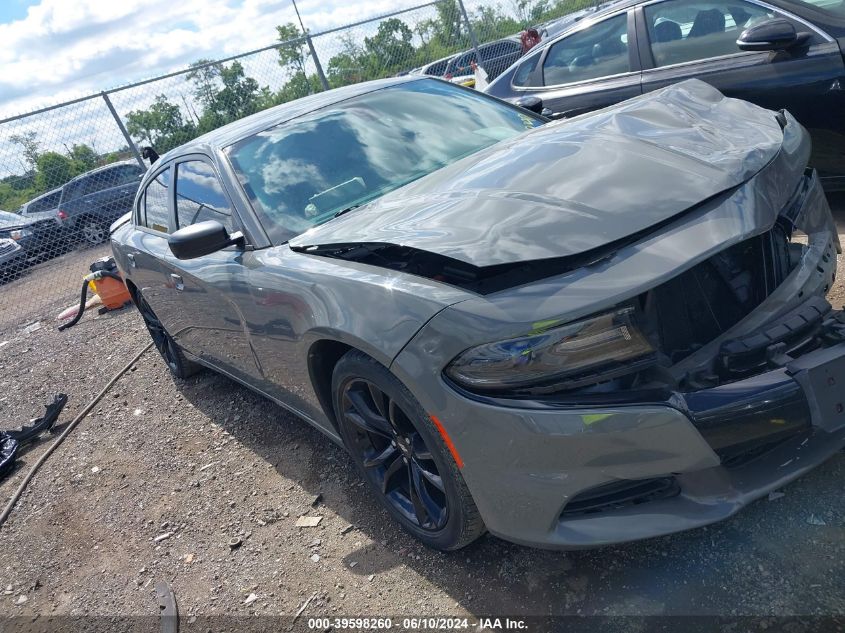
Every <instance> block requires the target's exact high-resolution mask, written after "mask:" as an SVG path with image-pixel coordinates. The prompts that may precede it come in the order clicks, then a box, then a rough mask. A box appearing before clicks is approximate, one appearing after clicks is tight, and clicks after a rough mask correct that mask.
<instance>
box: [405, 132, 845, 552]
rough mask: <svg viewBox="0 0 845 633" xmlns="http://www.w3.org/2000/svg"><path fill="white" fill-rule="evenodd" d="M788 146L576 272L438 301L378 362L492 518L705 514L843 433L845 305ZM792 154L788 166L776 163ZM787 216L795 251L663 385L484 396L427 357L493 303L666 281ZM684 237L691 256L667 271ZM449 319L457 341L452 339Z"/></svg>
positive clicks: (634, 289) (508, 523)
mask: <svg viewBox="0 0 845 633" xmlns="http://www.w3.org/2000/svg"><path fill="white" fill-rule="evenodd" d="M787 136H788V135H787ZM787 140H791V141H792V147H793V150H794V154H800V153H801V152H803V151H804V150H803V149H801V145H802V143H801V142H800V139H799V138H797V137H795V136H793V137H792V138H791V139H790V138H787ZM786 146H788V144H785V147H786ZM796 163H797V164H798V165H800V164H802V162H801V160H785V159H784V160H783V161H782V162H781V164H780V165H776V164H775V165H772V166H771V168H770V169H769V170H768V171H766V170H764V171H763V172H761V173H760V174H759V175H758V176H757V177H755V179H753V180H752V181H751V182H749V183H748V184H747V185H746V186H744V187H742V188H740V189H738V190H737V191H735V192H733V193H732V194H730V196H728V197H726V198H724V199H722V200H716V201H713V202H712V203H708V204H709V206H705V208H703V209H702V210H701V212H700V214H699V215H698V216H693V217H691V218H688V219H684V220H681V221H679V222H678V223H677V224H676V225H675V226H671V227H668V228H667V230H666V231H665V232H664V233H663V234H662V235H660V236H655V237H654V238H650V240H648V241H646V242H644V243H640V244H638V245H635V246H633V247H631V248H630V249H623V250H621V251H619V252H618V253H617V254H616V255H615V256H614V257H613V258H612V259H611V260H608V261H606V262H599V263H597V264H595V265H593V266H592V269H591V270H589V271H586V270H585V271H584V272H583V273H576V274H574V275H571V276H570V277H568V278H567V279H565V280H561V281H560V282H558V281H556V280H555V281H553V280H550V281H549V282H544V283H543V284H538V285H535V286H526V287H524V288H521V289H516V290H514V291H513V292H511V293H504V294H503V295H502V296H499V297H493V298H492V299H490V300H487V302H486V303H485V304H482V303H478V304H477V305H478V307H477V308H476V306H475V305H472V304H462V305H459V306H456V307H455V308H453V309H450V310H448V311H444V313H441V314H440V315H438V316H437V317H435V318H434V319H432V321H431V322H430V323H429V324H428V325H427V326H426V328H424V330H422V331H421V332H420V333H419V334H418V335H417V337H416V338H415V339H414V340H413V341H411V343H409V344H408V346H407V347H406V348H405V350H403V352H402V353H401V354H400V355H399V356H398V357H397V358H396V360H395V362H394V364H393V366H392V367H391V369H392V370H393V371H394V372H395V373H396V374H397V375H398V376H399V377H400V378H401V379H402V380H403V381H407V383H408V384H416V385H420V386H422V389H420V391H419V392H418V393H416V394H415V395H417V397H418V398H419V399H420V401H421V402H422V404H423V406H424V407H426V409H427V410H429V411H430V412H431V413H432V414H435V415H437V417H438V419H439V420H440V421H441V422H442V424H443V426H444V427H445V429H446V431H447V432H448V434H449V436H450V438H451V440H452V441H453V443H454V445H455V446H456V448H457V451H458V452H459V454H460V455H461V458H462V461H463V462H464V464H465V466H464V468H463V471H462V474H463V476H464V479H465V480H466V483H467V485H468V487H469V489H470V491H471V493H472V495H473V498H474V500H475V502H476V505H477V506H478V509H479V511H480V513H481V515H482V517H483V519H484V521H485V523H486V525H487V527H488V529H489V530H490V532H492V533H493V534H496V535H498V536H500V537H502V538H505V539H507V540H510V541H514V542H517V543H522V544H527V545H532V546H538V547H549V548H563V549H577V548H585V547H594V546H598V545H605V544H613V543H620V542H625V541H633V540H638V539H643V538H648V537H654V536H660V535H665V534H670V533H673V532H678V531H681V530H686V529H689V528H693V527H699V526H704V525H707V524H710V523H713V522H715V521H719V520H722V519H725V518H726V517H729V516H731V515H732V514H734V513H736V512H737V511H739V510H740V509H741V508H742V507H744V506H745V505H746V504H748V503H749V502H751V501H753V500H755V499H758V498H760V497H762V496H764V495H766V494H768V493H769V492H771V491H773V490H775V489H777V488H779V487H781V486H783V485H784V484H786V483H788V482H790V481H792V480H793V479H795V478H797V477H799V476H800V475H802V474H803V473H805V472H807V471H808V470H810V469H812V468H813V467H815V466H818V465H819V464H821V463H822V462H823V461H824V460H826V459H827V458H829V457H830V456H831V455H833V454H834V453H836V452H837V451H839V450H841V449H842V448H843V446H845V412H843V406H845V389H843V388H842V387H843V385H845V342H843V341H845V317H843V315H842V313H841V312H839V311H835V310H832V309H831V307H830V305H829V304H827V302H826V301H824V299H823V297H824V295H825V294H826V293H827V292H828V290H829V289H830V288H831V286H832V284H833V282H834V279H835V272H836V253H837V252H839V251H841V248H840V244H839V240H838V236H837V233H836V229H835V225H834V223H833V220H832V216H831V214H830V209H829V207H828V205H827V202H826V200H825V199H824V196H823V194H822V192H821V187H820V185H819V182H818V178H817V177H816V175H815V174H814V173H812V172H807V173H805V174H804V175H803V176H802V175H801V171H800V169H796V167H795V166H796ZM788 169H792V171H791V173H790V174H789V177H788V178H784V179H783V180H781V179H779V176H781V177H783V176H784V175H785V172H786V171H787V170H788ZM789 182H792V183H793V184H792V186H789V187H788V186H787V185H788V183H789ZM796 182H799V183H800V184H799V185H798V188H797V189H796V187H795V184H794V183H796ZM761 192H769V193H761ZM771 192H776V195H775V193H771ZM752 211H753V213H752ZM767 213H771V215H770V216H768V217H767ZM775 216H777V217H775ZM784 221H786V222H790V223H792V225H793V226H794V227H795V228H796V229H797V233H798V234H802V233H803V234H804V242H803V243H801V246H800V256H799V257H798V258H797V261H796V260H793V262H792V263H793V265H792V266H791V268H790V269H789V270H788V271H787V273H788V274H786V275H785V277H782V278H780V279H778V285H777V286H776V287H772V288H770V289H769V290H768V291H767V293H766V296H765V298H763V299H762V300H761V301H760V303H759V305H756V307H755V308H754V309H753V310H751V312H749V313H748V314H747V315H746V316H745V317H743V318H741V319H740V320H739V321H738V322H735V323H734V324H732V325H731V326H730V327H729V328H727V329H726V330H724V331H723V332H721V333H720V334H718V335H717V336H715V337H713V338H712V339H711V340H708V341H706V342H704V343H703V344H701V345H698V344H696V345H695V346H693V347H692V348H691V351H687V352H684V353H683V354H679V358H678V360H677V362H674V364H673V365H672V366H671V367H669V368H666V369H665V371H664V372H663V373H664V375H665V376H667V383H668V384H672V385H674V386H673V387H672V388H670V389H668V390H667V391H666V393H665V394H664V395H663V396H655V395H654V393H655V392H654V391H653V390H645V391H642V392H640V393H639V394H636V395H630V396H627V395H626V393H624V392H622V393H605V394H602V393H596V394H593V395H594V397H593V399H592V400H589V401H586V400H582V401H580V402H579V401H578V399H577V398H575V399H572V398H567V397H558V396H555V395H548V396H538V397H535V398H531V397H523V398H511V397H489V396H481V395H478V394H470V393H467V392H465V391H462V390H460V389H458V388H456V387H455V386H454V385H452V384H449V383H448V382H447V381H446V380H445V379H444V377H443V376H442V375H440V374H438V375H436V376H433V375H431V374H430V373H428V371H429V370H428V368H429V367H431V365H432V357H434V361H435V363H437V362H442V363H443V364H446V363H448V362H449V360H450V359H451V358H453V357H454V355H455V354H457V353H458V352H460V351H461V346H462V347H464V348H465V347H466V345H467V344H471V343H474V342H475V340H472V339H473V337H477V339H480V341H479V342H481V341H484V340H496V337H497V334H496V332H495V330H496V328H497V327H501V326H497V325H496V323H495V322H493V319H492V318H491V317H490V316H489V315H490V314H494V315H495V318H496V319H498V321H499V323H506V322H507V321H508V320H512V321H516V320H524V321H525V322H530V321H529V319H530V318H531V316H533V315H531V311H530V308H529V306H531V305H532V303H531V302H532V300H536V301H537V303H536V304H534V305H545V307H546V308H547V309H548V307H549V306H552V305H557V304H560V305H566V304H567V303H569V304H572V303H574V302H577V301H579V300H580V299H581V298H582V297H584V298H585V299H586V297H588V296H591V294H592V293H593V292H594V291H595V290H596V289H600V290H601V289H604V291H605V292H606V294H607V295H608V297H609V299H608V301H607V303H606V304H605V305H599V306H597V307H592V308H590V309H591V310H592V311H595V310H596V309H606V308H607V307H608V306H611V305H615V304H618V303H619V302H620V301H627V300H630V299H631V297H632V296H640V295H642V294H643V293H645V292H649V291H650V290H652V289H655V288H657V287H658V286H655V285H652V286H651V288H649V287H648V286H646V285H645V283H644V276H645V275H644V273H645V272H646V271H647V272H649V273H650V274H651V275H652V279H653V280H654V279H659V280H660V284H666V283H670V282H672V281H673V280H674V279H675V278H677V277H678V276H679V275H684V274H686V273H687V272H689V271H690V270H691V266H696V265H698V264H699V263H701V262H706V261H707V259H706V257H710V256H712V255H713V254H718V253H720V252H722V251H724V250H725V249H726V248H730V247H731V246H732V245H736V244H740V243H741V242H742V241H743V240H750V239H756V238H757V237H758V236H760V235H762V234H763V230H764V229H767V230H772V227H773V226H775V227H776V226H777V225H778V223H781V222H784ZM728 240H731V241H730V243H727V242H728ZM719 241H721V243H722V244H723V246H722V249H721V251H720V250H719V249H718V248H717V244H718V243H719ZM791 248H793V250H795V251H799V247H797V246H792V247H791ZM696 249H698V252H699V253H701V256H699V255H695V257H696V261H695V262H692V263H691V264H688V265H684V267H683V268H680V269H679V268H678V267H677V266H676V268H675V272H674V273H671V272H670V271H671V269H672V265H673V263H674V262H677V264H681V263H682V262H683V261H684V260H683V257H684V256H685V254H686V257H687V262H689V260H691V259H692V257H691V256H690V253H691V252H694V251H696ZM705 252H709V254H708V255H707V256H704V253H705ZM634 263H638V265H637V266H634V265H633V264H634ZM555 284H558V285H555ZM652 284H654V282H653V281H652ZM582 287H583V291H581V290H580V288H582ZM629 289H630V290H629ZM616 290H618V293H617V294H615V295H614V294H613V292H612V291H616ZM626 293H627V294H626ZM611 297H612V298H611ZM593 305H594V306H595V304H593ZM561 312H563V310H561ZM573 312H574V311H573ZM658 312H659V311H658ZM548 313H552V314H555V313H557V311H556V310H555V309H554V308H552V309H549V312H548ZM548 313H547V314H548ZM587 313H589V312H588V311H587V310H585V311H584V312H583V313H577V314H574V316H573V318H575V317H580V316H582V314H587ZM522 314H526V315H530V316H529V317H528V318H524V319H523V318H522V317H521V315H522ZM517 315H519V316H517ZM538 316H539V315H538ZM515 317H516V318H515ZM522 327H525V326H522ZM526 329H527V328H526ZM456 332H460V333H462V334H464V335H465V336H466V339H470V340H462V341H458V342H453V341H454V340H455V338H456V335H455V333H456ZM508 333H509V332H508ZM498 336H499V338H504V336H501V335H498ZM591 403H592V404H591Z"/></svg>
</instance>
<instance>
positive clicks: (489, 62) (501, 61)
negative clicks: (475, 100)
mask: <svg viewBox="0 0 845 633" xmlns="http://www.w3.org/2000/svg"><path fill="white" fill-rule="evenodd" d="M478 57H480V58H481V65H482V67H483V68H484V70H485V71H487V78H488V79H489V80H491V81H492V80H493V79H494V78H495V77H498V76H499V75H500V74H501V73H502V72H503V71H504V70H505V69H507V68H508V67H509V66H511V65H512V64H513V63H514V62H515V61H516V60H518V59H519V58H520V57H522V45H521V44H520V43H519V39H518V38H516V37H507V38H505V39H501V40H496V41H495V42H488V43H487V44H481V45H480V46H479V47H478V55H477V56H476V54H475V49H473V50H469V51H465V52H464V53H461V54H460V55H456V56H455V57H453V58H452V59H450V60H449V63H448V65H447V66H446V72H445V73H444V77H446V78H447V79H452V78H453V77H463V76H468V75H472V74H473V72H474V71H473V70H472V62H476V63H477V62H478Z"/></svg>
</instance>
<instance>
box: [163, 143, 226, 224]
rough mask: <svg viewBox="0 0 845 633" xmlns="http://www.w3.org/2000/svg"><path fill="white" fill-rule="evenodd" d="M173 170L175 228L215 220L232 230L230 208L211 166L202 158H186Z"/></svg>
mask: <svg viewBox="0 0 845 633" xmlns="http://www.w3.org/2000/svg"><path fill="white" fill-rule="evenodd" d="M176 169H177V171H176V220H177V223H178V228H182V227H185V226H190V225H191V224H196V223H197V222H204V221H205V220H217V221H218V222H220V224H222V225H223V226H225V227H226V229H228V231H229V232H232V230H233V228H232V208H231V207H230V206H229V200H228V199H227V198H226V194H225V193H223V187H222V186H221V185H220V180H219V179H218V178H217V174H216V173H215V171H214V168H213V167H212V166H211V165H209V164H208V163H206V162H204V161H201V160H189V161H186V162H184V163H179V165H178V166H177V168H176Z"/></svg>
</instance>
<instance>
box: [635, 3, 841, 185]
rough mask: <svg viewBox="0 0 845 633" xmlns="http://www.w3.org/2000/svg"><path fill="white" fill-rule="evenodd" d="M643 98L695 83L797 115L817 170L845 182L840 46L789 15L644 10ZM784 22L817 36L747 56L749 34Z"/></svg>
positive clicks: (640, 18) (714, 7)
mask: <svg viewBox="0 0 845 633" xmlns="http://www.w3.org/2000/svg"><path fill="white" fill-rule="evenodd" d="M636 13H637V34H638V42H639V48H640V55H641V58H642V63H643V72H642V83H643V91H644V92H648V91H651V90H655V89H658V88H662V87H664V86H667V85H669V84H672V83H675V82H677V81H681V80H683V79H689V78H692V77H695V78H698V79H702V80H704V81H706V82H708V83H709V84H711V85H713V86H715V87H716V88H718V89H719V90H720V91H721V92H722V93H723V94H725V95H727V96H729V97H737V98H740V99H745V100H747V101H751V102H752V103H756V104H757V105H760V106H763V107H764V108H769V109H772V110H779V109H781V108H785V109H787V110H789V111H790V112H791V113H792V114H793V115H794V116H795V118H796V119H798V121H799V122H800V123H801V124H802V125H804V126H805V127H806V128H807V129H808V130H809V131H810V134H811V135H812V137H813V156H812V158H811V164H812V165H813V166H814V167H817V168H818V169H819V170H820V172H821V174H822V176H840V177H841V176H845V154H843V143H842V141H843V136H842V130H843V129H845V90H843V89H845V65H843V59H842V54H841V52H840V50H839V45H838V44H837V42H836V41H835V40H834V39H833V38H832V37H829V36H828V35H827V34H826V33H824V32H823V31H822V30H820V29H817V28H816V27H814V26H813V25H811V24H810V23H809V22H807V21H804V20H802V19H800V18H798V17H797V16H794V15H792V14H790V13H788V12H786V11H783V10H776V9H774V8H772V7H771V6H770V5H763V4H758V3H757V2H751V1H746V0H662V1H659V2H652V3H649V4H646V5H644V6H641V7H639V8H638V9H637V12H636ZM774 17H778V18H785V19H788V20H790V21H791V22H792V23H793V25H794V26H795V28H796V31H799V32H802V31H803V32H806V33H808V34H809V39H808V40H807V45H806V46H803V47H799V48H795V49H793V50H790V51H780V52H768V51H765V52H746V51H741V50H740V49H739V48H738V47H737V45H736V40H737V38H738V37H739V36H740V34H741V33H742V31H744V30H745V29H746V28H749V27H750V26H753V25H755V24H759V23H760V22H763V21H765V20H768V19H771V18H774Z"/></svg>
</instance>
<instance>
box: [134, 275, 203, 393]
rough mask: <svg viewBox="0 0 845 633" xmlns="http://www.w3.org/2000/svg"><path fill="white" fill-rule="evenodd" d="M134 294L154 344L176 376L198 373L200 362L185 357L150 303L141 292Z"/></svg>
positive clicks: (187, 376)
mask: <svg viewBox="0 0 845 633" xmlns="http://www.w3.org/2000/svg"><path fill="white" fill-rule="evenodd" d="M132 294H133V298H134V299H135V305H136V306H137V308H138V312H140V313H141V317H142V318H143V319H144V325H146V326H147V331H148V332H149V333H150V338H152V339H153V344H154V345H155V347H156V349H157V350H158V352H159V354H161V357H162V359H163V360H164V362H165V364H166V365H167V367H168V369H170V373H172V374H173V375H174V376H176V378H180V379H182V380H184V379H185V378H189V377H191V376H193V375H194V374H195V373H197V372H198V371H199V370H200V369H202V366H201V365H200V364H198V363H195V362H193V361H190V360H188V359H187V358H186V357H185V354H184V352H182V348H181V347H179V345H178V344H177V343H176V341H174V340H173V337H172V336H170V334H169V333H168V332H167V330H165V329H164V326H163V325H162V324H161V321H159V320H158V317H157V316H156V315H155V312H153V309H152V308H151V307H150V304H149V303H147V300H146V299H144V297H143V295H141V293H140V292H138V291H136V292H134V293H132Z"/></svg>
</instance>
